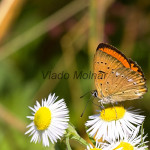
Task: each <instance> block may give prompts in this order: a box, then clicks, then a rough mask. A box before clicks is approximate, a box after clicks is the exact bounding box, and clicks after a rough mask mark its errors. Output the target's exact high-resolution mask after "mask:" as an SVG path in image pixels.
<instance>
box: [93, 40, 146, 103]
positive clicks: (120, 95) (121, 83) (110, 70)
mask: <svg viewBox="0 0 150 150" xmlns="http://www.w3.org/2000/svg"><path fill="white" fill-rule="evenodd" d="M94 74H95V75H96V77H95V86H96V89H97V93H98V98H100V99H103V100H104V101H105V100H106V101H108V102H115V101H124V100H131V99H138V98H140V97H141V96H142V95H143V94H144V93H146V92H147V88H146V85H145V78H144V74H143V72H142V70H141V68H140V67H139V66H138V65H137V63H135V62H134V61H132V60H131V59H127V58H126V57H125V55H124V54H122V53H121V52H120V51H119V50H117V49H116V48H114V47H113V46H110V45H108V44H105V43H101V44H99V46H98V48H97V51H96V54H95V56H94Z"/></svg>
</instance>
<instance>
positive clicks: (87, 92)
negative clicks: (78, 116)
mask: <svg viewBox="0 0 150 150" xmlns="http://www.w3.org/2000/svg"><path fill="white" fill-rule="evenodd" d="M90 92H91V91H88V92H86V93H85V94H84V95H82V96H80V98H83V97H84V96H86V95H87V94H88V93H90Z"/></svg>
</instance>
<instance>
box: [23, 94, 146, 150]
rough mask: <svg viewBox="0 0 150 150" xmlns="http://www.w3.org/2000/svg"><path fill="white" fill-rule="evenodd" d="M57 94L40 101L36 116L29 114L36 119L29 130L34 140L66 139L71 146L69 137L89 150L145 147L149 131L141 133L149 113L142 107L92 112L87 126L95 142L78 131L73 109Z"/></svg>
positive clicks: (122, 149) (140, 149)
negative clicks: (72, 116)
mask: <svg viewBox="0 0 150 150" xmlns="http://www.w3.org/2000/svg"><path fill="white" fill-rule="evenodd" d="M57 98H58V97H56V96H55V94H53V95H52V94H50V95H49V96H48V99H44V100H42V102H41V104H40V103H39V102H38V101H36V105H34V107H33V108H32V107H29V108H30V109H31V110H32V116H27V118H29V119H30V120H31V121H32V122H31V123H30V124H29V125H28V126H27V128H29V129H28V131H27V132H26V133H25V134H29V136H32V138H31V142H35V143H37V142H40V141H42V143H43V145H44V146H50V142H51V143H52V144H54V143H56V142H57V140H58V139H62V137H63V136H64V135H65V136H64V138H65V139H66V146H67V148H68V150H71V147H70V144H69V138H70V139H73V140H77V141H79V142H80V143H82V144H83V145H85V146H87V148H86V150H145V149H146V148H147V146H146V145H145V144H146V143H147V141H145V138H146V135H143V134H144V131H142V133H141V134H139V131H140V129H141V127H142V123H143V121H144V119H145V116H143V115H140V110H133V108H128V109H126V108H124V107H123V106H113V107H107V108H105V109H103V110H98V114H96V115H92V116H89V120H88V121H87V122H86V124H85V126H86V128H87V133H88V135H89V136H90V137H92V138H93V139H94V141H95V142H94V144H93V145H92V143H91V144H88V143H87V142H86V141H85V140H84V139H83V138H81V137H80V135H79V134H78V133H77V132H76V130H75V128H74V126H73V125H71V123H68V122H69V111H68V109H67V106H66V103H65V101H64V99H60V100H57Z"/></svg>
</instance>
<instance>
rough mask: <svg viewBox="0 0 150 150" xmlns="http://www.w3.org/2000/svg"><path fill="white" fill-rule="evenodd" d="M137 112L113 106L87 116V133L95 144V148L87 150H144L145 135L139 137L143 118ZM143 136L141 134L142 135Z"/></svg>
mask: <svg viewBox="0 0 150 150" xmlns="http://www.w3.org/2000/svg"><path fill="white" fill-rule="evenodd" d="M139 113H140V111H139V110H133V109H132V108H128V109H125V108H124V107H123V106H113V107H108V108H105V109H103V110H102V111H98V114H96V115H92V116H89V120H88V121H87V122H86V124H85V125H86V127H87V128H88V129H87V132H88V133H89V135H90V136H91V137H93V138H94V139H95V140H96V141H97V142H99V141H101V142H99V146H98V147H97V145H98V144H97V142H96V146H95V148H93V147H91V148H89V146H88V147H87V150H94V149H95V150H145V149H146V148H147V146H146V145H145V143H146V141H144V140H145V138H146V135H145V136H143V135H139V131H140V128H141V126H142V123H143V121H144V119H145V116H143V115H140V114H139ZM142 134H143V133H142Z"/></svg>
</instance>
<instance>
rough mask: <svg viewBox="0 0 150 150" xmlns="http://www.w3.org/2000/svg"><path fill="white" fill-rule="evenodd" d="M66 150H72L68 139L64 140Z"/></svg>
mask: <svg viewBox="0 0 150 150" xmlns="http://www.w3.org/2000/svg"><path fill="white" fill-rule="evenodd" d="M66 145H67V150H72V149H71V147H70V143H69V137H67V138H66Z"/></svg>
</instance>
